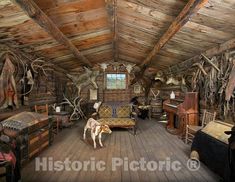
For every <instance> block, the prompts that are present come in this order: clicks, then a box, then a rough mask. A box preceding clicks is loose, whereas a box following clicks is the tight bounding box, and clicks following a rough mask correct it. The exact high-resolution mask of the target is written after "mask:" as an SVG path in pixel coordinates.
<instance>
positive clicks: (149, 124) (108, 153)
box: [22, 120, 219, 182]
mask: <svg viewBox="0 0 235 182" xmlns="http://www.w3.org/2000/svg"><path fill="white" fill-rule="evenodd" d="M84 125H85V121H79V122H78V123H77V124H76V126H75V127H74V128H66V129H64V130H63V131H62V132H60V133H59V134H58V135H57V136H56V138H55V141H54V143H53V145H52V146H50V147H49V148H47V149H46V150H45V151H43V152H42V153H41V155H40V156H39V157H40V158H41V159H42V157H52V158H49V159H50V160H51V161H52V160H53V161H57V160H59V161H64V160H65V159H66V158H69V160H70V161H81V162H83V161H87V160H90V159H92V160H94V161H96V162H97V161H100V160H102V161H104V162H105V164H106V168H105V170H104V171H98V170H93V169H91V168H89V167H88V170H87V171H85V170H78V171H66V170H62V171H35V160H32V161H30V162H29V163H28V164H27V165H26V166H25V167H24V168H23V170H22V181H40V182H41V181H47V182H57V181H73V182H74V181H82V182H86V181H87V182H92V181H95V182H99V181H100V182H105V181H117V182H119V181H123V182H129V181H133V182H138V181H141V182H142V181H146V182H150V181H155V182H156V181H163V182H165V181H180V182H181V181H211V182H214V181H219V177H218V176H217V175H215V174H214V173H212V172H211V171H210V170H209V169H208V168H207V167H206V166H205V165H203V164H202V163H201V166H200V169H199V170H198V171H190V170H189V169H188V168H187V160H188V156H189V153H190V146H189V145H186V144H184V142H183V141H182V140H180V139H179V138H178V137H177V136H174V135H171V134H169V133H168V132H166V130H165V128H164V126H163V124H161V123H158V122H157V121H156V120H141V121H139V128H138V132H137V135H136V136H133V135H132V133H131V131H127V130H125V129H114V130H113V132H112V134H111V135H108V134H107V135H103V138H102V139H103V144H104V145H105V147H104V148H98V149H96V150H94V149H93V147H92V145H91V144H89V142H88V141H90V143H91V140H90V139H88V140H87V142H84V141H83V140H82V132H83V127H84ZM87 137H88V138H90V134H89V132H88V133H87ZM97 144H98V143H97ZM98 146H99V145H98ZM113 157H116V158H121V159H123V160H124V159H127V160H128V161H133V160H137V161H139V160H140V159H141V158H144V160H145V161H146V162H149V161H156V162H158V161H166V160H168V161H169V160H170V161H171V162H173V161H179V162H180V163H181V165H180V166H181V170H179V171H173V170H170V171H169V170H167V169H163V170H154V171H151V170H148V169H147V170H146V171H143V170H137V171H132V170H130V169H129V170H125V169H124V166H123V165H122V166H121V167H118V168H117V170H116V171H114V170H112V166H111V165H112V158H113ZM125 157H126V158H125ZM83 169H84V168H83ZM150 169H151V168H150ZM158 169H159V168H158Z"/></svg>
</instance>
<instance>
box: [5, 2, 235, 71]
mask: <svg viewBox="0 0 235 182" xmlns="http://www.w3.org/2000/svg"><path fill="white" fill-rule="evenodd" d="M15 1H16V2H13V1H10V0H0V42H1V43H5V44H11V45H14V46H17V47H18V48H20V49H22V50H24V51H26V52H30V53H33V54H36V55H38V56H44V57H46V58H48V60H50V61H51V62H52V63H54V64H56V65H58V66H60V67H62V68H64V69H66V70H68V71H71V70H73V69H75V68H78V67H80V66H82V65H86V64H87V62H84V60H83V58H84V59H85V60H87V61H88V63H89V64H90V65H95V64H97V63H101V62H107V61H110V60H115V61H126V62H132V63H136V64H139V65H140V64H143V61H144V60H145V61H146V58H147V57H148V56H150V57H151V59H150V60H148V61H147V62H146V63H150V65H149V66H150V67H152V68H154V69H156V70H159V69H160V70H161V69H165V68H167V67H169V66H171V65H174V64H177V63H180V62H182V61H185V60H187V59H189V58H191V57H193V56H195V55H198V54H200V53H201V52H203V51H206V50H207V49H210V48H212V47H215V46H217V45H218V44H221V43H223V42H226V41H228V40H230V39H232V38H234V37H235V34H234V32H235V23H234V19H235V0H209V1H208V2H207V1H204V2H205V4H203V6H202V7H200V8H198V11H197V12H195V13H193V16H191V15H190V17H189V18H188V19H185V20H184V22H183V23H182V22H181V23H182V27H180V29H179V30H175V33H174V34H173V35H172V36H170V37H169V39H168V40H167V41H166V43H165V44H164V45H162V46H161V47H160V49H159V50H158V51H157V52H155V53H154V54H153V55H150V53H151V51H152V50H153V49H154V46H156V45H157V44H159V40H161V39H162V37H163V36H164V34H166V32H167V30H168V29H169V27H170V26H172V23H174V21H175V19H176V17H177V16H179V15H180V14H182V11H183V9H184V7H185V6H186V5H187V4H189V3H192V4H193V3H194V4H195V3H200V2H203V0H158V1H154V0H147V1H146V0H34V1H33V0H15ZM30 2H31V3H34V2H35V3H36V4H35V5H36V7H37V8H39V9H40V10H41V11H43V12H44V13H45V16H46V17H47V18H48V19H50V20H51V23H53V24H54V26H55V27H56V28H58V30H59V31H60V32H61V33H62V34H63V36H64V38H65V39H67V40H66V41H68V42H69V45H70V43H71V47H72V49H71V47H70V46H68V44H66V43H64V39H63V40H62V41H61V40H59V41H58V39H57V40H56V39H55V36H58V35H57V32H55V31H52V32H53V33H51V32H48V30H47V28H49V29H50V28H51V27H47V28H45V27H41V26H40V25H39V24H38V21H34V20H33V19H31V18H30V17H29V16H28V14H27V8H29V6H28V4H30ZM17 3H18V5H19V4H20V5H21V6H18V5H17ZM194 4H193V5H194ZM193 8H194V6H192V7H190V9H189V10H188V12H190V11H191V10H193ZM39 14H40V15H41V13H39ZM33 16H34V17H33V18H35V17H36V18H37V16H36V15H35V14H33ZM183 18H184V17H183ZM53 30H54V29H53ZM53 34H54V35H53ZM68 42H67V43H68ZM160 45H161V44H160ZM74 48H75V49H77V50H74ZM77 53H78V54H79V56H81V57H79V56H76V54H77Z"/></svg>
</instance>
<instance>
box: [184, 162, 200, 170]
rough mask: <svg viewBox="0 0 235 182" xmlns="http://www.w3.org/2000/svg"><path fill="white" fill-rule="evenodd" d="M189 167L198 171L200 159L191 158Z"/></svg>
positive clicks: (188, 163)
mask: <svg viewBox="0 0 235 182" xmlns="http://www.w3.org/2000/svg"><path fill="white" fill-rule="evenodd" d="M187 167H188V169H189V170H190V171H197V170H198V169H199V168H200V161H199V160H197V159H189V160H188V161H187Z"/></svg>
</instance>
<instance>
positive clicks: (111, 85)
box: [106, 73, 126, 89]
mask: <svg viewBox="0 0 235 182" xmlns="http://www.w3.org/2000/svg"><path fill="white" fill-rule="evenodd" d="M106 85H107V89H126V74H124V73H118V74H116V73H114V74H106Z"/></svg>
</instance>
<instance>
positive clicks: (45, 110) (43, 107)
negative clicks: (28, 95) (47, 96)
mask: <svg viewBox="0 0 235 182" xmlns="http://www.w3.org/2000/svg"><path fill="white" fill-rule="evenodd" d="M34 110H35V112H37V113H40V114H45V115H47V116H48V104H46V105H35V106H34Z"/></svg>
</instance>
